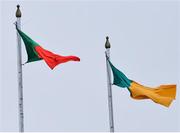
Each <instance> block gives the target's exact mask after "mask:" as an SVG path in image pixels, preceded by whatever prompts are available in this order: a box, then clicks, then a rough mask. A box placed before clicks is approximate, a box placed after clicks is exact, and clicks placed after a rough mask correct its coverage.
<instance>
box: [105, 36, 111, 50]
mask: <svg viewBox="0 0 180 133" xmlns="http://www.w3.org/2000/svg"><path fill="white" fill-rule="evenodd" d="M105 48H106V49H108V48H111V45H110V42H109V37H108V36H107V37H106V43H105Z"/></svg>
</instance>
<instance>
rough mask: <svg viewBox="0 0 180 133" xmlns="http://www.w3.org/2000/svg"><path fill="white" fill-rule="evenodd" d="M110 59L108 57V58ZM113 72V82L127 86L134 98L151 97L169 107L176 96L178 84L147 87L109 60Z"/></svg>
mask: <svg viewBox="0 0 180 133" xmlns="http://www.w3.org/2000/svg"><path fill="white" fill-rule="evenodd" d="M107 60H108V59H107ZM108 62H109V64H110V67H111V70H112V72H113V77H114V81H113V84H114V85H117V86H119V87H122V88H127V89H128V90H129V92H130V95H131V97H132V98H133V99H137V100H142V99H151V100H152V101H154V102H155V103H158V104H161V105H163V106H166V107H169V106H170V104H171V102H172V101H173V100H174V99H175V97H176V85H175V84H172V85H160V86H159V87H155V88H153V87H146V86H143V85H141V84H139V83H137V82H135V81H133V80H130V79H128V78H127V77H126V76H125V75H124V74H123V73H122V72H121V71H119V70H118V69H117V68H116V67H114V66H113V64H112V63H111V62H110V61H109V60H108Z"/></svg>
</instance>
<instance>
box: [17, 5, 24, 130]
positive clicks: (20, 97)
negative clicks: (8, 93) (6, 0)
mask: <svg viewBox="0 0 180 133" xmlns="http://www.w3.org/2000/svg"><path fill="white" fill-rule="evenodd" d="M19 8H20V6H19V5H17V10H16V18H17V21H16V25H17V28H18V29H21V11H20V9H19ZM17 69H18V107H19V132H24V112H23V82H22V60H21V38H20V35H19V34H18V32H17Z"/></svg>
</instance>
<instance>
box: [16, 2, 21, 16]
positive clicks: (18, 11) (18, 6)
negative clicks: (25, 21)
mask: <svg viewBox="0 0 180 133" xmlns="http://www.w3.org/2000/svg"><path fill="white" fill-rule="evenodd" d="M16 17H17V18H20V17H21V11H20V5H17V10H16Z"/></svg>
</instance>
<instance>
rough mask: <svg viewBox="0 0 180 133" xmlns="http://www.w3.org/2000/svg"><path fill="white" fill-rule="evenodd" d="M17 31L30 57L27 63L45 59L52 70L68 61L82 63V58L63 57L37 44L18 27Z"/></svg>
mask: <svg viewBox="0 0 180 133" xmlns="http://www.w3.org/2000/svg"><path fill="white" fill-rule="evenodd" d="M16 29H17V31H18V33H19V35H20V36H21V38H22V40H23V42H24V44H25V48H26V52H27V55H28V60H27V62H26V63H29V62H34V61H39V60H42V59H43V60H44V61H45V62H46V63H47V65H48V66H49V67H50V68H51V69H54V67H56V66H57V65H58V64H61V63H65V62H68V61H80V58H79V57H77V56H72V55H71V56H62V55H58V54H54V53H52V52H50V51H48V50H46V49H44V48H42V47H41V46H40V45H39V44H38V43H37V42H35V41H34V40H32V39H31V38H30V37H29V36H27V35H26V34H25V33H24V32H22V31H21V30H19V29H18V28H17V26H16Z"/></svg>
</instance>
